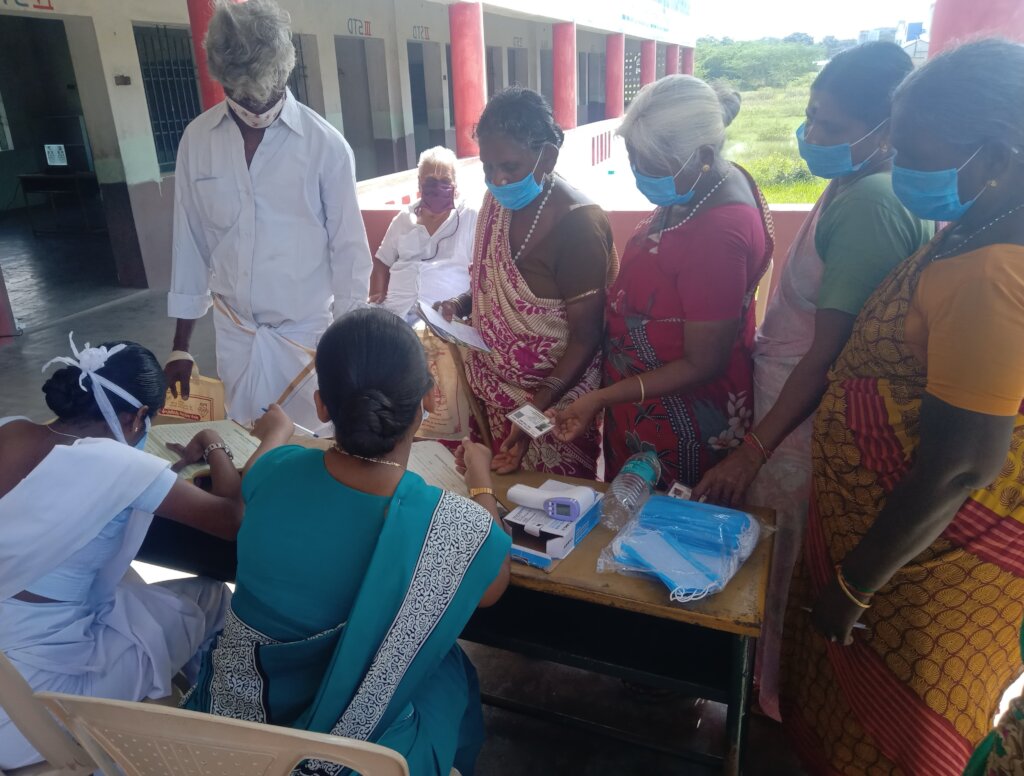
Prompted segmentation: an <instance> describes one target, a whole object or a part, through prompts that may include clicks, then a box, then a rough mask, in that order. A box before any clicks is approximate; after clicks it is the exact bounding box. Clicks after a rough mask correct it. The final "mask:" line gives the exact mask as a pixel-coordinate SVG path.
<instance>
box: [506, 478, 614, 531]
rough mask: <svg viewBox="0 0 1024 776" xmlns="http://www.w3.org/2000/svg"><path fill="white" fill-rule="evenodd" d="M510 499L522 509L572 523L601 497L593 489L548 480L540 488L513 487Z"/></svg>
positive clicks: (510, 490)
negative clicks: (533, 510) (536, 511)
mask: <svg viewBox="0 0 1024 776" xmlns="http://www.w3.org/2000/svg"><path fill="white" fill-rule="evenodd" d="M508 498H509V501H512V502H514V503H515V504H518V505H519V506H521V507H526V508H528V509H537V510H539V511H541V512H544V513H545V514H547V516H548V517H550V518H552V519H554V520H564V521H566V522H572V521H574V520H578V519H579V518H580V517H581V516H582V515H584V514H586V512H587V510H588V509H590V508H591V507H592V506H594V504H596V503H597V501H598V498H599V496H598V493H597V491H595V490H594V489H593V488H587V487H584V486H583V485H569V484H568V483H564V482H558V481H557V480H548V481H547V482H545V483H544V484H543V485H542V486H541V487H539V488H531V487H529V486H528V485H513V486H512V487H511V488H509V489H508Z"/></svg>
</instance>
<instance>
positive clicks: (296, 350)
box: [213, 296, 331, 431]
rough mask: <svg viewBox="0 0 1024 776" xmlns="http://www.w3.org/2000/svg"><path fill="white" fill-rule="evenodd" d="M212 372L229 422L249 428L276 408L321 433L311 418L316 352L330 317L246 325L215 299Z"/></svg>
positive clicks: (317, 421)
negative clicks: (266, 411)
mask: <svg viewBox="0 0 1024 776" xmlns="http://www.w3.org/2000/svg"><path fill="white" fill-rule="evenodd" d="M213 310H214V313H213V323H214V327H215V330H216V333H217V372H218V374H219V375H220V379H221V380H223V381H224V392H225V402H226V404H227V412H228V416H229V417H230V418H231V419H232V420H234V421H236V422H237V423H241V424H242V425H245V426H249V425H252V423H253V422H254V421H255V420H256V419H257V418H258V417H260V416H261V415H262V414H263V409H264V408H265V407H267V406H269V405H270V404H275V403H276V404H280V405H281V408H282V409H283V410H284V411H285V412H286V413H288V416H289V417H290V418H291V419H292V420H294V421H295V422H296V423H299V424H300V425H303V426H306V427H307V428H310V429H313V430H314V431H320V430H322V429H324V428H325V427H326V424H324V423H323V422H322V421H321V420H320V419H319V418H318V417H317V415H316V406H315V405H314V403H313V394H314V392H315V391H316V389H317V381H316V367H315V358H316V346H317V343H318V342H319V341H320V336H321V335H322V334H323V333H324V331H325V330H326V329H327V327H328V326H330V324H331V314H330V313H329V312H326V311H325V312H323V313H318V314H316V315H313V316H311V317H309V318H306V319H304V320H302V321H296V322H292V321H287V322H285V323H282V324H280V325H278V326H269V325H266V324H259V323H256V322H255V321H252V320H248V319H246V318H244V317H242V316H241V315H239V314H238V312H237V311H236V310H234V309H232V308H231V307H230V306H229V305H228V304H227V303H226V302H225V301H224V299H223V298H221V297H218V296H215V297H214V307H213Z"/></svg>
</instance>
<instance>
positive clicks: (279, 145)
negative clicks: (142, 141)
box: [165, 0, 371, 428]
mask: <svg viewBox="0 0 1024 776" xmlns="http://www.w3.org/2000/svg"><path fill="white" fill-rule="evenodd" d="M289 23H290V18H289V16H288V14H287V13H285V12H284V11H282V10H281V9H280V8H279V7H278V6H277V4H276V3H275V2H273V0H248V2H245V3H240V4H237V5H236V4H230V3H222V4H219V5H218V7H217V9H216V11H215V13H214V16H213V18H212V19H211V21H210V26H209V31H208V33H207V37H206V41H205V46H206V53H207V58H208V60H209V66H210V73H211V75H212V76H213V77H214V78H216V79H217V80H218V81H219V82H220V83H221V84H222V85H223V87H224V91H225V93H226V94H227V99H226V100H225V101H224V102H222V103H220V104H218V105H215V106H214V107H213V108H211V109H210V110H208V111H206V112H205V113H203V114H202V115H201V116H199V117H198V118H196V119H195V120H194V121H193V122H192V123H191V124H189V126H188V127H187V128H186V130H185V134H184V135H183V137H182V139H181V144H180V146H179V148H178V162H177V168H176V172H175V196H174V245H173V267H172V272H171V290H170V293H169V294H168V314H169V315H170V316H171V317H172V318H177V319H178V321H177V327H176V330H175V334H174V349H173V350H174V352H173V353H172V354H171V358H170V360H169V361H168V363H167V366H166V369H165V371H166V375H167V380H168V384H169V385H170V386H171V390H172V392H173V393H175V394H176V393H177V385H178V384H180V390H181V393H182V394H183V395H184V396H186V397H187V396H188V393H189V376H190V374H191V369H192V357H191V356H190V355H189V354H188V348H189V342H190V340H191V335H192V330H193V328H194V326H195V321H196V319H198V318H201V317H202V316H203V315H205V314H206V312H207V311H208V310H209V309H210V307H211V306H212V307H213V308H214V313H213V316H214V325H215V330H216V336H217V371H218V373H219V375H220V377H221V379H222V380H223V381H224V386H225V392H226V400H227V407H228V414H229V415H230V417H231V418H233V419H234V420H236V421H238V422H240V423H243V424H249V423H251V422H253V421H254V420H255V419H256V418H258V417H259V416H260V415H262V414H263V408H265V407H267V406H269V405H270V404H272V403H277V404H280V405H281V406H282V407H283V408H284V409H285V411H286V412H288V414H289V415H290V416H291V417H292V418H293V419H294V420H295V421H296V422H298V423H300V424H303V425H306V426H309V427H310V428H320V427H321V426H322V424H321V422H320V421H319V420H318V418H317V416H316V409H315V407H314V404H313V392H314V390H315V389H316V377H315V373H314V362H313V357H314V352H315V348H316V344H317V341H318V340H319V338H320V335H321V334H323V332H324V330H325V329H326V328H327V326H328V325H330V323H331V321H332V316H333V318H337V317H339V316H340V315H342V314H343V313H345V312H347V311H349V310H350V309H352V308H353V307H356V306H358V305H360V304H364V303H365V302H366V298H367V293H368V288H369V275H370V270H371V259H370V251H369V246H368V245H367V240H366V231H365V229H364V226H363V221H362V215H361V213H360V210H359V204H358V201H357V199H356V186H355V173H354V168H355V165H354V161H353V157H352V150H351V148H349V146H348V144H347V143H346V142H345V139H344V138H343V137H342V136H341V134H340V133H339V132H338V131H337V130H336V129H335V128H334V127H332V126H331V125H330V124H328V123H327V122H326V121H325V120H324V119H323V118H321V117H320V116H318V115H317V114H316V113H314V112H313V111H312V110H310V109H309V108H307V107H306V106H304V105H302V104H300V103H299V102H298V101H297V100H296V99H295V98H294V97H293V96H292V94H291V92H290V91H288V90H287V88H286V86H285V84H286V83H287V79H288V76H289V74H290V73H291V70H292V68H293V66H294V64H295V51H294V48H293V46H292V41H291V30H290V29H289Z"/></svg>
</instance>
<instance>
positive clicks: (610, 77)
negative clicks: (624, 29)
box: [604, 32, 626, 119]
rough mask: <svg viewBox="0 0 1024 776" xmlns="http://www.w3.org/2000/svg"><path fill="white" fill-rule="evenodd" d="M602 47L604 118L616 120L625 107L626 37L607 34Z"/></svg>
mask: <svg viewBox="0 0 1024 776" xmlns="http://www.w3.org/2000/svg"><path fill="white" fill-rule="evenodd" d="M604 45H605V49H604V55H605V56H604V117H605V118H606V119H617V118H618V117H619V116H621V115H622V112H623V111H624V110H625V105H626V36H625V35H623V34H622V33H621V32H612V33H609V34H608V36H607V37H606V38H605V44H604Z"/></svg>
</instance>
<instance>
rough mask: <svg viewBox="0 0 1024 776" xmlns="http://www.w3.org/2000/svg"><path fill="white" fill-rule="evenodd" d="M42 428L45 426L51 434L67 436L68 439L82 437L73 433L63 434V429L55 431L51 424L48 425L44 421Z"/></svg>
mask: <svg viewBox="0 0 1024 776" xmlns="http://www.w3.org/2000/svg"><path fill="white" fill-rule="evenodd" d="M43 428H45V429H46V430H47V431H49V432H50V433H51V434H56V435H57V436H62V437H67V438H68V439H81V438H82V437H80V436H76V435H75V434H65V433H64V432H63V431H56V430H54V429H53V428H52V427H51V426H49V425H48V424H46V423H44V424H43Z"/></svg>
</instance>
